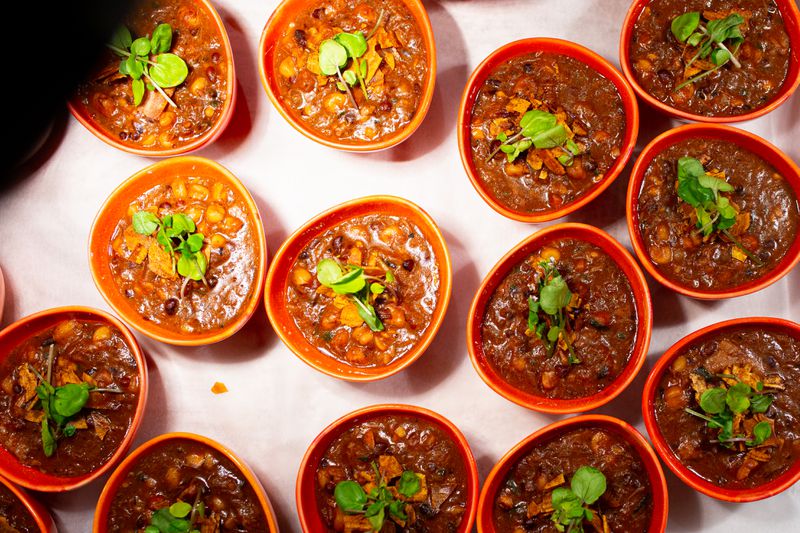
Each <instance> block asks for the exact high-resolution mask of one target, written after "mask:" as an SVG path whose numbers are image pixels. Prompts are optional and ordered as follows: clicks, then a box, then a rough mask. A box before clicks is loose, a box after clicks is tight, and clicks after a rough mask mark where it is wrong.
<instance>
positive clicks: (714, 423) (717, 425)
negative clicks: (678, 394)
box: [683, 407, 722, 429]
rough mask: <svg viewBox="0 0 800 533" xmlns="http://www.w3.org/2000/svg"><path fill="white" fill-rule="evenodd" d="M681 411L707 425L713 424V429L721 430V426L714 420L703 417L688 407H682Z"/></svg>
mask: <svg viewBox="0 0 800 533" xmlns="http://www.w3.org/2000/svg"><path fill="white" fill-rule="evenodd" d="M683 410H684V411H686V412H687V413H689V414H690V415H693V416H696V417H697V418H702V419H703V420H705V421H706V422H708V423H709V424H713V425H714V426H713V427H716V428H720V429H722V425H721V424H720V423H719V422H717V421H716V420H714V419H713V418H711V417H708V416H706V415H704V414H702V413H698V412H697V411H695V410H694V409H691V408H689V407H684V409H683Z"/></svg>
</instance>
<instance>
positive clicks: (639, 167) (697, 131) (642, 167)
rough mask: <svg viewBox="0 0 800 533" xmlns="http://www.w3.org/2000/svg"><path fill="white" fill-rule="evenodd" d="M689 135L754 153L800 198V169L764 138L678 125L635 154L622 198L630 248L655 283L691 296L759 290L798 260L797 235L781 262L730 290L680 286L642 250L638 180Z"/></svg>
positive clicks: (703, 126) (709, 126) (731, 295)
mask: <svg viewBox="0 0 800 533" xmlns="http://www.w3.org/2000/svg"><path fill="white" fill-rule="evenodd" d="M693 138H699V139H720V140H723V141H729V142H732V143H736V144H737V145H739V146H741V148H742V149H744V150H747V151H749V152H752V153H754V154H756V155H758V156H759V157H761V158H762V159H763V160H764V161H766V162H767V163H769V164H770V165H772V166H773V167H775V169H776V170H777V171H778V172H779V173H780V174H781V175H782V176H783V177H784V178H786V180H788V182H789V184H790V185H791V186H792V189H793V190H794V194H795V197H797V198H798V199H800V168H798V167H797V165H796V164H795V163H794V162H793V161H792V160H791V159H790V158H789V157H787V156H786V154H784V153H783V152H781V151H780V150H779V149H778V148H777V147H775V146H774V145H772V144H770V143H769V142H767V141H766V140H764V139H762V138H761V137H758V136H757V135H754V134H752V133H750V132H747V131H744V130H740V129H737V128H733V127H731V126H725V125H721V124H687V125H685V126H680V127H678V128H675V129H671V130H669V131H666V132H664V133H662V134H661V135H659V136H658V137H656V138H655V139H653V140H652V141H651V142H650V144H648V145H647V146H646V147H645V148H644V150H642V153H641V154H639V158H638V159H637V160H636V163H635V164H634V165H633V170H632V171H631V179H630V181H629V182H628V196H627V200H626V206H627V219H628V234H629V235H630V238H631V243H632V244H633V249H634V250H635V251H636V255H637V257H638V258H639V261H641V263H642V265H644V268H645V269H646V270H647V272H649V273H650V275H651V276H653V277H654V278H655V279H656V280H657V281H658V282H659V283H661V284H662V285H664V286H665V287H667V288H669V289H672V290H673V291H675V292H679V293H681V294H685V295H686V296H691V297H692V298H698V299H701V300H720V299H723V298H734V297H736V296H743V295H745V294H750V293H753V292H756V291H760V290H761V289H763V288H764V287H767V286H769V285H772V284H773V283H775V282H776V281H778V280H779V279H781V278H782V277H783V276H785V275H786V274H788V273H789V271H790V270H792V268H794V266H795V265H796V264H797V262H798V261H800V236H798V237H797V238H796V239H795V241H794V244H792V246H791V247H790V248H789V250H788V251H787V252H786V256H785V257H784V258H783V261H781V262H780V263H778V265H777V266H776V267H775V268H774V269H773V270H771V271H769V272H767V273H766V274H765V275H763V276H762V277H760V278H758V279H755V280H753V281H750V282H748V283H746V284H744V285H739V286H738V287H733V288H731V289H724V290H714V291H711V290H698V289H694V288H692V287H687V286H685V285H680V284H679V283H677V282H675V281H672V280H671V279H669V278H667V277H666V276H664V275H663V274H662V273H661V271H660V270H658V268H657V267H656V265H655V264H653V262H652V261H651V260H650V256H649V255H648V253H647V250H646V249H645V245H644V240H643V239H642V234H641V232H640V231H639V210H638V198H639V191H640V190H641V188H642V182H643V181H644V175H645V172H647V167H649V166H650V162H651V161H652V160H653V158H655V157H656V156H657V155H658V154H660V153H661V152H663V151H664V150H666V149H667V148H669V147H670V146H672V145H673V144H676V143H679V142H681V141H684V140H686V139H693Z"/></svg>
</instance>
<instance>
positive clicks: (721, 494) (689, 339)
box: [642, 316, 800, 503]
mask: <svg viewBox="0 0 800 533" xmlns="http://www.w3.org/2000/svg"><path fill="white" fill-rule="evenodd" d="M742 327H749V328H754V327H764V328H766V329H769V330H772V331H780V332H782V333H786V334H789V335H792V336H794V337H796V338H797V339H800V324H797V323H796V322H792V321H791V320H787V319H784V318H775V317H765V316H756V317H743V318H734V319H730V320H724V321H722V322H716V323H714V324H711V325H708V326H706V327H704V328H701V329H699V330H696V331H693V332H691V333H689V334H688V335H686V336H684V337H683V338H681V339H680V340H678V341H677V342H676V343H675V344H673V345H672V346H670V347H669V348H668V349H667V350H666V351H665V352H664V354H663V355H662V356H661V357H660V358H659V359H658V361H657V362H656V364H655V365H654V366H653V369H652V370H651V371H650V374H649V375H648V376H647V381H646V382H645V384H644V389H643V391H642V417H643V419H644V425H645V428H646V429H647V433H648V435H649V436H650V440H651V441H652V443H653V448H655V450H656V452H657V453H658V455H659V457H661V460H662V461H664V463H665V464H666V465H667V467H668V468H669V469H670V470H671V471H672V473H673V474H675V475H676V476H677V477H678V478H679V479H680V480H681V481H683V482H684V483H685V484H686V485H688V486H689V487H691V488H692V489H694V490H696V491H698V492H700V493H702V494H705V495H706V496H710V497H712V498H716V499H717V500H721V501H727V502H734V503H741V502H753V501H757V500H763V499H765V498H769V497H771V496H774V495H776V494H778V493H780V492H783V491H784V490H786V489H788V488H789V487H791V486H792V485H793V484H794V483H796V482H797V481H798V480H800V460H797V461H795V463H794V464H793V465H792V466H791V467H789V469H788V470H787V471H786V472H785V473H784V474H782V475H781V476H778V477H777V478H775V479H774V480H772V481H770V482H768V483H764V484H762V485H759V486H757V487H753V488H750V489H726V488H723V487H720V486H718V485H715V484H713V483H711V482H709V481H706V480H705V479H703V478H702V477H700V476H699V475H697V474H695V473H694V472H692V471H691V470H690V469H689V468H687V467H686V466H684V465H683V463H681V462H680V460H679V459H678V458H677V456H676V455H675V454H674V453H673V452H672V449H671V448H670V446H669V444H667V442H666V440H665V439H664V436H663V434H662V433H661V430H660V429H659V426H658V422H657V421H656V419H655V393H656V390H657V388H658V384H659V382H660V380H661V377H662V375H663V374H664V371H665V370H666V368H667V366H669V364H670V363H672V361H673V360H674V359H675V358H676V357H677V356H679V355H680V354H681V353H682V352H683V351H684V350H685V349H686V348H688V347H689V346H691V345H693V344H696V343H697V342H699V341H700V340H702V339H704V338H708V337H710V336H713V335H716V334H718V333H721V332H724V331H730V330H737V329H741V328H742Z"/></svg>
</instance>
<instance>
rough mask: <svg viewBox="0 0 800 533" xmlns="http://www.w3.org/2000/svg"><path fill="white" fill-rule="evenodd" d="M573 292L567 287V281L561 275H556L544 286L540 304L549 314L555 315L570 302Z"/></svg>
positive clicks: (540, 295) (540, 294)
mask: <svg viewBox="0 0 800 533" xmlns="http://www.w3.org/2000/svg"><path fill="white" fill-rule="evenodd" d="M570 299H572V293H571V292H570V290H569V288H568V287H567V282H566V281H564V278H562V277H561V276H556V277H554V278H553V279H552V280H551V281H550V283H548V284H547V285H545V286H544V287H542V289H541V291H540V293H539V305H540V306H541V308H542V311H544V312H545V313H547V314H548V315H555V314H557V313H558V311H559V310H560V309H562V308H563V307H565V306H566V305H567V304H569V301H570Z"/></svg>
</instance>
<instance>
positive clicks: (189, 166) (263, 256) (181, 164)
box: [89, 156, 267, 346]
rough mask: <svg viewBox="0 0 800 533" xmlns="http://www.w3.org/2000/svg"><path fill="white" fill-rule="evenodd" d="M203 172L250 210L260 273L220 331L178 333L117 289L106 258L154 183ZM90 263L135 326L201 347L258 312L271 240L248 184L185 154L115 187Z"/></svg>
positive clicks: (106, 293)
mask: <svg viewBox="0 0 800 533" xmlns="http://www.w3.org/2000/svg"><path fill="white" fill-rule="evenodd" d="M193 175H203V176H211V177H213V178H214V179H217V180H220V181H222V182H224V183H226V184H227V185H228V186H229V187H230V188H231V189H233V190H235V191H236V192H237V193H238V194H239V196H240V197H241V198H242V200H243V201H244V203H245V204H246V205H247V208H248V210H249V211H250V218H251V223H252V225H253V233H254V238H255V243H256V250H254V251H253V255H254V257H255V261H254V264H253V268H255V269H256V275H255V277H254V279H253V288H252V291H251V294H250V298H249V300H248V301H247V303H246V304H245V306H244V308H243V309H242V311H241V313H240V314H239V316H238V317H237V318H236V319H235V320H232V321H231V322H230V323H229V324H228V325H227V326H225V327H224V328H222V329H220V330H214V331H210V332H201V333H179V332H176V331H171V330H169V329H167V328H164V327H162V326H160V325H157V324H154V323H153V322H150V321H148V320H145V319H144V318H142V316H141V315H140V314H139V313H138V312H137V311H136V309H135V308H134V307H133V306H132V305H131V304H130V303H129V301H128V298H126V297H125V296H124V295H123V294H122V293H121V292H120V291H119V290H118V289H117V285H116V282H115V281H114V278H113V276H112V274H111V267H110V266H109V262H108V250H109V246H110V243H111V241H112V239H113V237H114V231H115V229H116V226H117V223H118V222H119V221H120V220H122V219H123V218H124V217H126V216H127V210H128V206H129V205H130V203H131V202H132V201H133V200H135V199H136V198H138V197H139V196H140V195H141V194H143V193H144V192H145V191H147V190H149V189H151V188H152V187H154V186H156V185H159V184H162V183H169V182H170V181H171V180H173V179H174V178H176V177H179V176H193ZM89 267H90V269H91V271H92V278H93V279H94V283H95V285H96V286H97V289H98V290H99V291H100V294H102V295H103V298H105V300H106V302H108V305H110V306H111V307H112V309H114V311H115V312H117V313H118V314H119V315H120V316H121V317H122V319H123V320H125V321H126V322H127V323H128V324H130V325H131V326H132V327H133V328H135V329H137V330H138V331H140V332H142V333H144V334H145V335H147V336H148V337H151V338H153V339H155V340H157V341H161V342H166V343H168V344H174V345H178V346H201V345H206V344H212V343H215V342H219V341H221V340H224V339H227V338H228V337H230V336H231V335H233V334H234V333H236V332H237V331H239V329H241V328H242V326H244V325H245V324H246V323H247V321H248V320H250V317H251V316H253V313H255V310H256V308H257V307H258V304H259V302H260V299H261V291H262V290H263V287H264V277H265V275H266V270H267V240H266V237H265V236H264V225H263V224H262V222H261V215H259V212H258V206H257V205H256V203H255V200H253V197H252V196H251V195H250V193H249V192H248V190H247V188H245V186H244V185H242V182H240V181H239V180H238V179H236V177H235V176H234V175H233V174H232V173H231V172H230V171H229V170H228V169H226V168H225V167H223V166H222V165H220V164H219V163H217V162H215V161H211V160H210V159H206V158H203V157H196V156H182V157H175V158H172V159H165V160H164V161H159V162H158V163H154V164H152V165H150V166H149V167H146V168H144V169H142V170H140V171H139V172H137V173H136V174H134V175H133V176H131V177H130V178H128V179H127V180H125V181H124V182H123V183H122V184H121V185H120V186H119V187H117V188H116V189H115V190H114V192H112V193H111V196H109V197H108V199H107V200H106V201H105V203H104V204H103V207H101V208H100V212H99V213H98V214H97V217H96V218H95V220H94V224H93V225H92V230H91V233H90V234H89Z"/></svg>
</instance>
